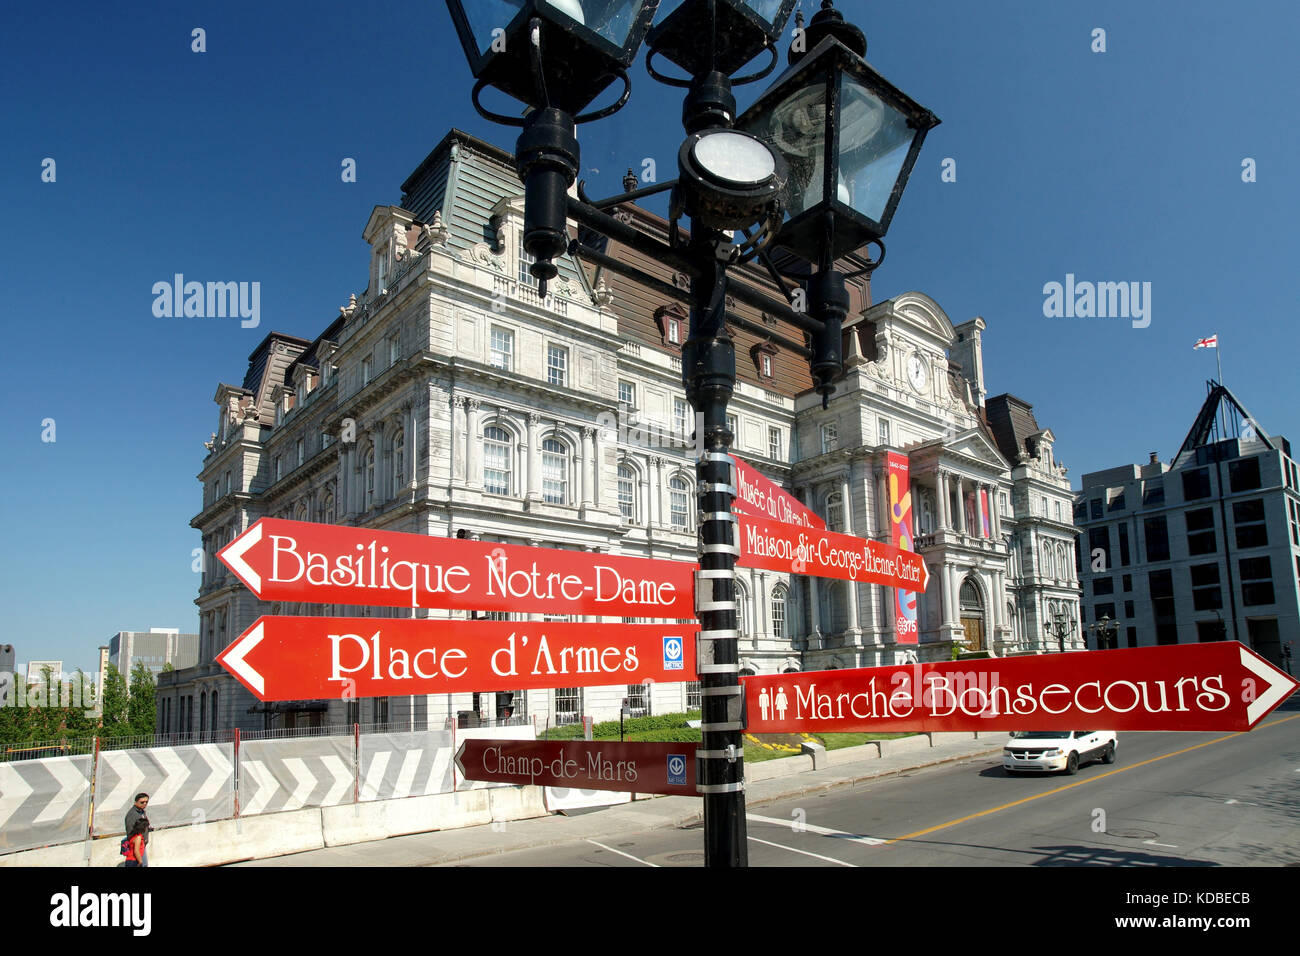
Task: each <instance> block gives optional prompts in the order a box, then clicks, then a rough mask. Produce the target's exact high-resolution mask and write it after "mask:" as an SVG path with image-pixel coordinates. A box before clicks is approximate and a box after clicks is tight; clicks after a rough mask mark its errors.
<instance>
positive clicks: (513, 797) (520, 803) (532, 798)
mask: <svg viewBox="0 0 1300 956" xmlns="http://www.w3.org/2000/svg"><path fill="white" fill-rule="evenodd" d="M487 793H488V803H489V805H490V807H491V810H492V820H493V821H494V822H498V823H499V822H501V821H503V820H528V819H531V818H533V817H544V816H546V799H545V794H544V793H543V791H542V788H541V787H511V788H510V789H508V790H505V789H500V790H489V791H487Z"/></svg>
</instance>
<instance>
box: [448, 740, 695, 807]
mask: <svg viewBox="0 0 1300 956" xmlns="http://www.w3.org/2000/svg"><path fill="white" fill-rule="evenodd" d="M456 766H457V767H458V768H459V769H460V772H461V776H463V777H464V778H465V779H466V780H486V781H488V782H490V783H515V784H523V785H529V784H531V785H533V786H537V787H572V788H577V789H579V790H622V791H626V792H631V793H664V794H671V795H675V796H681V797H696V796H699V794H698V792H697V791H696V789H695V744H689V743H676V744H661V743H616V742H609V741H591V740H490V739H479V738H471V739H469V740H466V741H465V742H464V743H463V744H461V745H460V749H459V750H458V751H456Z"/></svg>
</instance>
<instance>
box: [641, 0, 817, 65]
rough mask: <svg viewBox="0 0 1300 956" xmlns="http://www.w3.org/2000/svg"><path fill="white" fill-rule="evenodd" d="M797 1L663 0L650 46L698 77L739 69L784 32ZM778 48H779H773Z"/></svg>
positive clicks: (653, 50) (652, 49) (653, 51)
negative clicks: (707, 1)
mask: <svg viewBox="0 0 1300 956" xmlns="http://www.w3.org/2000/svg"><path fill="white" fill-rule="evenodd" d="M794 5H795V0H714V3H713V9H712V10H710V9H709V7H708V5H706V4H703V3H698V2H692V0H663V2H662V3H661V4H660V8H659V12H660V17H659V22H658V23H656V24H655V26H654V29H653V30H651V31H650V36H649V39H648V45H649V47H650V49H651V51H652V56H653V54H655V53H658V54H662V55H663V56H664V57H665V58H667V59H669V60H671V61H672V62H674V63H676V64H677V65H678V66H680V67H681V68H682V69H683V70H685V71H686V72H687V73H690V74H691V75H692V76H698V75H700V74H702V73H707V72H710V71H714V70H716V71H717V72H719V73H722V74H724V75H726V76H730V75H731V74H732V73H735V72H736V71H737V70H739V69H740V68H741V67H742V66H744V65H745V64H746V63H748V62H749V61H750V60H752V59H753V58H754V57H755V56H757V55H758V53H759V52H761V51H762V50H763V49H764V47H768V46H770V45H771V44H772V43H774V42H775V41H776V38H777V37H779V36H780V35H781V31H782V30H783V29H784V28H785V24H786V21H787V20H789V19H790V13H791V11H792V10H794ZM773 49H775V48H773Z"/></svg>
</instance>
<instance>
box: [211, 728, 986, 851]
mask: <svg viewBox="0 0 1300 956" xmlns="http://www.w3.org/2000/svg"><path fill="white" fill-rule="evenodd" d="M933 736H934V739H933V740H930V738H928V737H927V736H926V735H924V734H922V735H918V736H916V737H906V738H901V739H899V740H894V741H884V742H883V746H882V747H881V748H879V751H878V748H877V746H876V745H875V744H867V745H866V746H862V747H850V748H846V749H844V750H835V751H831V752H829V753H827V754H825V755H824V756H823V762H824V764H825V766H823V767H822V768H821V769H817V770H814V769H812V760H811V759H810V758H808V757H803V756H800V757H785V758H782V759H779V760H768V761H763V762H761V763H754V764H750V765H749V766H747V767H746V773H747V777H748V780H747V783H746V786H745V805H746V807H748V808H751V809H752V808H754V807H759V806H762V805H763V804H765V803H773V802H775V801H777V800H784V799H787V798H789V797H799V796H803V795H804V794H809V793H817V792H820V791H823V790H829V789H831V788H833V787H841V786H846V785H849V784H854V783H858V782H860V781H863V780H873V779H876V778H878V777H886V776H890V775H891V774H897V773H903V772H905V771H909V770H917V769H920V768H922V767H932V766H935V765H937V764H945V763H952V762H954V761H958V760H967V759H970V758H972V757H985V756H989V755H992V754H999V753H1001V751H1002V746H1003V744H1005V743H1006V741H1007V735H1006V734H984V735H982V736H980V737H979V738H978V739H970V738H969V736H967V737H966V739H953V738H960V737H962V736H964V735H960V734H935V735H933ZM927 744H928V745H927ZM880 751H883V752H882V753H881V755H880V756H877V753H878V752H880ZM702 817H703V804H702V801H700V800H699V799H698V798H694V797H659V798H656V799H651V800H638V801H637V802H636V803H632V804H623V805H619V806H614V807H609V808H607V809H603V810H598V811H592V812H585V813H582V814H579V815H577V816H571V817H566V816H559V815H555V814H552V815H551V816H547V817H538V818H535V819H531V820H513V821H511V822H509V823H506V824H494V825H493V826H478V827H465V828H464V829H457V830H437V831H433V832H430V833H417V834H412V835H411V836H401V837H392V838H391V839H388V840H379V841H376V842H373V843H357V844H351V845H348V846H338V847H326V848H325V849H323V850H312V851H309V852H307V853H295V854H292V855H290V856H280V857H271V858H268V859H263V860H252V861H249V862H246V863H238V864H233V865H235V866H326V867H331V866H434V865H437V864H443V863H455V862H458V861H461V860H468V859H473V858H476V857H485V856H492V855H494V854H497V853H510V852H513V851H515V850H529V849H536V848H538V847H546V846H555V845H557V844H561V843H572V842H575V841H578V840H588V839H590V840H598V841H607V840H614V839H617V838H618V837H619V836H621V835H624V834H629V833H638V832H641V831H643V830H652V829H660V828H666V827H683V826H689V825H691V824H693V823H698V822H699V821H700V819H701V818H702ZM494 827H495V828H494Z"/></svg>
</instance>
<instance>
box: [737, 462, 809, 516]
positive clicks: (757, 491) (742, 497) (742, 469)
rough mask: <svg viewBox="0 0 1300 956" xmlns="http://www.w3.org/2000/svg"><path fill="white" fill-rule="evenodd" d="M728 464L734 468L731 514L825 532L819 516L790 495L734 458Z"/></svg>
mask: <svg viewBox="0 0 1300 956" xmlns="http://www.w3.org/2000/svg"><path fill="white" fill-rule="evenodd" d="M731 460H732V462H733V463H734V464H735V466H736V501H735V504H734V505H732V510H734V511H735V512H736V513H737V514H752V515H756V516H758V517H761V518H771V519H772V520H774V521H784V522H787V523H788V524H797V525H803V526H804V527H808V528H817V529H819V530H822V531H824V530H826V522H825V521H824V520H822V518H821V516H820V515H818V514H817V513H816V512H815V511H813V510H812V509H811V508H809V507H808V506H807V505H805V504H804V503H803V502H802V501H800V500H799V499H798V498H796V497H795V496H794V495H792V494H790V492H788V491H786V490H785V489H784V488H782V487H781V486H780V485H778V484H777V483H776V482H774V481H772V480H771V479H769V478H767V477H765V476H764V475H762V474H761V473H760V472H758V471H756V470H755V469H753V468H751V467H750V466H749V465H748V464H747V463H745V462H743V461H741V460H740V459H739V458H737V457H736V456H735V455H732V456H731Z"/></svg>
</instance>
